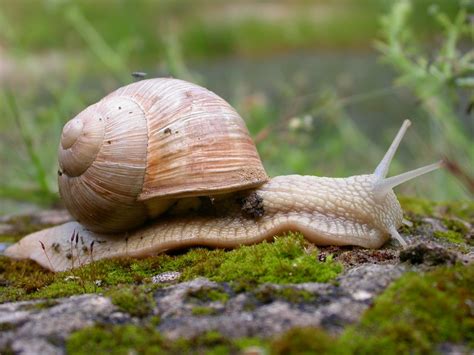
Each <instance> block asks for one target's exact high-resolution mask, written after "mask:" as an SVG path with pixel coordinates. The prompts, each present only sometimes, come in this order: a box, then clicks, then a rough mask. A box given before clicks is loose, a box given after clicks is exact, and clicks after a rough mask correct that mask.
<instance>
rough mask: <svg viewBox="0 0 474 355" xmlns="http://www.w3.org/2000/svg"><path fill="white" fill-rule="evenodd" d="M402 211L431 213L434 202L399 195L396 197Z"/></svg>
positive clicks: (422, 213)
mask: <svg viewBox="0 0 474 355" xmlns="http://www.w3.org/2000/svg"><path fill="white" fill-rule="evenodd" d="M398 201H400V205H401V206H402V209H403V211H405V212H411V213H415V214H421V215H425V216H426V215H432V214H433V211H434V207H435V203H434V202H432V201H428V200H423V199H420V198H417V197H407V196H400V197H399V198H398Z"/></svg>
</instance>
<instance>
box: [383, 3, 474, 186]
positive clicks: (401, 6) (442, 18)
mask: <svg viewBox="0 0 474 355" xmlns="http://www.w3.org/2000/svg"><path fill="white" fill-rule="evenodd" d="M464 3H465V4H466V6H465V7H464V6H462V7H461V9H460V10H459V12H458V13H457V14H456V16H455V17H454V18H452V19H451V18H449V17H448V16H447V15H446V14H445V13H443V12H440V10H439V8H438V7H437V6H436V5H432V6H430V8H429V12H430V13H431V14H432V15H433V17H434V18H435V20H436V21H437V22H438V23H439V25H440V27H441V29H442V35H443V38H442V39H441V40H440V41H438V45H437V46H436V48H431V49H429V50H426V49H425V48H424V46H423V42H422V41H421V40H420V39H419V38H417V36H415V34H414V32H413V29H412V28H410V27H409V26H407V22H408V19H409V17H410V15H413V14H412V12H413V7H412V6H411V3H410V2H409V1H408V0H402V1H398V2H397V3H396V4H395V5H394V6H393V8H392V10H391V12H390V13H389V14H388V15H386V16H384V17H383V18H382V33H383V39H382V42H379V43H378V46H377V47H378V48H379V50H380V52H381V53H382V54H383V60H384V61H386V62H388V63H389V64H390V65H391V66H392V67H394V68H395V69H396V71H397V72H398V74H399V76H398V79H397V84H398V85H401V86H406V87H408V88H409V89H411V91H412V92H413V94H414V95H416V97H417V98H418V100H419V102H420V105H421V107H422V108H423V110H425V111H426V114H427V115H428V116H429V117H430V119H431V123H432V124H431V126H430V130H429V132H427V133H428V134H427V135H426V136H427V137H429V138H430V139H431V142H432V149H434V150H435V151H436V152H437V153H438V155H440V156H444V157H445V159H446V160H447V161H448V168H451V169H456V171H453V173H458V174H459V176H458V177H459V178H460V179H461V181H462V182H464V183H465V185H466V189H468V188H471V189H472V190H471V191H470V192H471V193H472V194H474V142H473V133H474V132H473V130H474V122H473V121H472V117H473V116H472V112H468V115H469V114H470V116H471V121H470V123H469V126H470V127H469V129H467V130H466V129H465V126H464V124H463V122H462V121H461V119H460V115H459V112H458V111H459V107H460V101H461V98H462V97H469V98H470V100H471V103H470V104H468V105H472V104H473V103H474V49H473V47H472V44H473V43H474V42H472V41H474V26H473V25H474V24H473V23H472V19H469V18H468V6H467V2H464ZM471 5H472V9H474V3H471ZM463 36H466V37H468V38H469V39H470V40H471V46H468V48H467V49H464V48H463V46H462V43H460V42H461V40H462V38H463ZM466 110H468V111H472V107H470V108H469V106H468V107H467V108H466ZM451 165H453V166H452V167H451ZM438 184H439V186H444V188H445V189H446V190H449V189H450V185H451V184H452V180H450V179H446V176H444V178H443V179H442V180H441V181H439V182H438Z"/></svg>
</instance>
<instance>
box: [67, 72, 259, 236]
mask: <svg viewBox="0 0 474 355" xmlns="http://www.w3.org/2000/svg"><path fill="white" fill-rule="evenodd" d="M59 166H60V170H59V171H58V175H59V176H58V184H59V192H60V194H61V197H62V200H63V201H64V203H65V205H66V207H67V208H68V210H69V211H70V213H71V214H72V216H73V217H74V218H75V219H76V220H77V221H78V222H80V223H81V224H82V225H84V226H85V227H86V228H88V229H89V230H91V231H94V232H101V233H112V232H117V231H125V230H129V229H133V228H134V227H137V226H139V225H141V224H143V223H144V222H145V221H146V220H147V219H150V218H153V217H156V216H157V215H159V214H160V213H162V212H163V211H165V210H166V209H167V208H169V207H170V205H172V204H173V203H174V202H175V201H176V199H177V198H183V197H191V196H210V195H218V194H223V193H228V192H231V191H236V190H242V189H248V188H253V187H257V186H260V185H261V184H263V183H264V182H266V181H267V180H268V177H267V175H266V173H265V170H264V168H263V166H262V163H261V161H260V158H259V155H258V153H257V150H256V148H255V146H254V143H253V141H252V139H251V137H250V135H249V133H248V130H247V128H246V126H245V123H244V121H243V120H242V118H241V117H240V116H239V115H238V113H237V112H236V111H235V110H234V109H233V108H232V107H231V106H230V105H229V104H228V103H227V102H226V101H225V100H223V99H222V98H220V97H219V96H217V95H216V94H214V93H213V92H211V91H209V90H207V89H205V88H203V87H200V86H198V85H195V84H191V83H188V82H185V81H182V80H177V79H168V78H160V79H150V80H143V81H140V82H137V83H133V84H130V85H128V86H124V87H122V88H120V89H118V90H116V91H114V92H112V93H111V94H109V95H107V96H106V97H104V98H103V99H102V100H100V101H99V102H97V103H95V104H93V105H91V106H89V107H88V108H86V109H85V110H84V111H82V112H81V113H79V114H78V115H77V116H76V117H74V118H73V119H71V120H70V121H69V122H68V123H67V124H66V125H65V126H64V128H63V131H62V135H61V142H60V145H59Z"/></svg>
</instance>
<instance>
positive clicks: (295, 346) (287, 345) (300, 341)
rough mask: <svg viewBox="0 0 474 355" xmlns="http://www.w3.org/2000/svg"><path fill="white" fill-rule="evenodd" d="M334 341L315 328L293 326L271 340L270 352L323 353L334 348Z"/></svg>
mask: <svg viewBox="0 0 474 355" xmlns="http://www.w3.org/2000/svg"><path fill="white" fill-rule="evenodd" d="M335 344H336V341H335V339H334V338H333V337H331V336H329V335H328V334H327V333H326V332H325V331H323V330H321V329H317V328H295V329H292V330H290V331H288V332H287V333H286V334H283V335H282V336H281V337H279V338H277V339H275V340H274V341H273V342H272V345H271V350H272V354H282V355H283V354H325V353H330V352H331V350H335V349H334V345H335Z"/></svg>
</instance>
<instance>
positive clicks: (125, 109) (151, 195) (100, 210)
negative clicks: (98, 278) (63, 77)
mask: <svg viewBox="0 0 474 355" xmlns="http://www.w3.org/2000/svg"><path fill="white" fill-rule="evenodd" d="M409 126H410V121H409V120H405V121H404V123H403V125H402V127H401V128H400V130H399V132H398V134H397V135H396V137H395V139H394V141H393V143H392V144H391V146H390V148H389V149H388V151H387V153H386V154H385V156H384V157H383V159H382V161H381V162H380V164H379V165H378V166H377V168H376V169H375V171H374V172H373V173H372V174H367V175H357V176H351V177H348V178H328V177H316V176H300V175H288V176H278V177H274V178H271V179H270V178H268V177H267V174H266V173H265V170H264V168H263V166H262V163H261V161H260V158H259V155H258V152H257V150H256V148H255V146H254V144H253V142H252V139H251V138H250V135H249V133H248V130H247V128H246V126H245V123H244V121H243V120H242V118H241V117H240V116H239V115H238V114H237V112H236V111H235V110H234V109H233V108H232V107H231V106H230V105H229V104H228V103H227V102H226V101H224V100H223V99H222V98H220V97H219V96H217V95H216V94H214V93H213V92H211V91H209V90H207V89H205V88H203V87H200V86H198V85H194V84H191V83H188V82H185V81H182V80H177V79H170V78H156V79H148V80H142V81H139V82H135V83H133V84H130V85H127V86H124V87H122V88H119V89H118V90H116V91H114V92H112V93H111V94H109V95H107V96H106V97H104V98H103V99H102V100H100V101H99V102H97V103H96V104H93V105H91V106H89V107H88V108H86V109H85V110H84V111H82V112H81V113H79V114H78V115H77V116H76V117H74V118H73V119H72V120H70V121H69V122H68V123H67V124H66V125H65V126H64V128H63V131H62V135H61V141H60V145H59V167H60V169H59V171H58V184H59V192H60V194H61V197H62V200H63V201H64V204H65V205H66V207H67V208H68V210H69V211H70V213H71V215H72V216H73V217H74V218H75V219H76V221H75V222H68V223H65V224H63V225H60V226H55V227H52V228H49V229H45V230H42V231H39V232H35V233H32V234H30V235H28V236H26V237H24V238H23V239H21V240H20V241H19V242H17V243H16V244H14V245H12V246H10V247H9V248H8V249H7V250H6V251H5V254H6V255H7V256H10V257H12V258H18V259H22V258H30V259H33V260H35V261H36V262H37V263H39V264H40V265H42V266H44V267H45V268H48V269H51V270H53V271H62V270H67V269H70V268H74V267H77V266H80V265H83V264H86V263H89V262H93V261H94V260H98V259H102V258H111V257H121V256H130V257H144V256H148V255H154V254H156V253H159V252H164V251H166V250H170V249H174V248H180V247H188V246H193V245H204V246H211V247H225V248H232V247H237V246H239V245H244V244H252V243H257V242H260V241H263V240H266V239H270V238H272V237H273V236H275V235H277V234H281V233H283V232H286V231H299V232H301V233H302V234H303V235H304V236H305V237H306V238H307V239H308V240H309V241H311V242H313V243H314V244H316V245H339V246H341V245H355V246H361V247H365V248H378V247H380V246H382V245H383V244H384V243H385V242H387V241H388V240H389V239H390V238H394V239H396V240H397V241H398V242H399V243H400V244H401V245H402V246H405V245H406V242H405V241H404V239H403V238H402V237H401V236H400V235H399V233H398V232H397V228H399V227H400V226H401V224H402V221H403V212H402V209H401V207H400V204H399V202H398V200H397V198H396V196H395V194H394V192H393V191H392V188H393V187H395V186H397V185H399V184H401V183H403V182H405V181H408V180H411V179H413V178H415V177H417V176H419V175H422V174H425V173H427V172H430V171H432V170H434V169H437V168H439V167H440V166H441V162H438V163H435V164H431V165H427V166H425V167H422V168H419V169H415V170H412V171H409V172H406V173H403V174H401V175H397V176H393V177H389V178H386V175H387V172H388V168H389V165H390V162H391V160H392V158H393V156H394V154H395V152H396V150H397V148H398V145H399V143H400V141H401V139H402V137H403V136H404V134H405V132H406V130H407V128H408V127H409Z"/></svg>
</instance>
